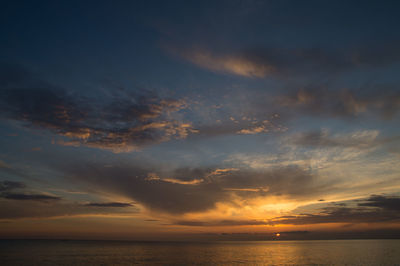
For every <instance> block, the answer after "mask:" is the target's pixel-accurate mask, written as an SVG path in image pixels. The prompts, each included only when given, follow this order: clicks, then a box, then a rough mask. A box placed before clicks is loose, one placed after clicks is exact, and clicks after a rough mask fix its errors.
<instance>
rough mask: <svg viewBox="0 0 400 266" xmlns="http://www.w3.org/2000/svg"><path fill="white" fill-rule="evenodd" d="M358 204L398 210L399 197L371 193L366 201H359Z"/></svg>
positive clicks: (399, 206)
mask: <svg viewBox="0 0 400 266" xmlns="http://www.w3.org/2000/svg"><path fill="white" fill-rule="evenodd" d="M358 206H366V207H376V208H380V209H384V210H387V211H400V198H399V197H388V196H382V195H372V196H371V197H370V198H369V199H367V200H366V202H364V203H359V204H358Z"/></svg>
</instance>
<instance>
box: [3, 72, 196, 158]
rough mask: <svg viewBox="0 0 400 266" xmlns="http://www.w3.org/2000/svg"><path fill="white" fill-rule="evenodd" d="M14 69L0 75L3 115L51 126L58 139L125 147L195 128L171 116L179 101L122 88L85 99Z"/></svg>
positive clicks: (113, 148)
mask: <svg viewBox="0 0 400 266" xmlns="http://www.w3.org/2000/svg"><path fill="white" fill-rule="evenodd" d="M3 70H4V69H3ZM6 70H7V69H6ZM8 71H9V72H10V71H11V70H8ZM13 71H14V72H15V73H14V75H11V77H9V78H3V79H0V81H2V82H1V83H0V104H1V107H0V111H1V112H2V116H3V118H6V119H13V120H17V121H21V122H23V123H24V124H25V125H26V126H35V127H38V128H42V129H47V130H50V131H52V132H54V133H56V134H58V135H60V136H62V137H64V139H66V140H64V139H62V140H60V141H58V143H59V144H62V145H69V146H80V145H84V146H88V147H94V148H101V149H107V150H111V151H113V152H128V151H132V150H138V149H140V148H142V147H144V146H147V145H151V144H156V143H160V142H164V141H168V140H170V139H171V138H178V139H180V138H186V137H187V136H188V135H189V134H191V133H195V132H196V130H195V129H194V128H193V127H192V125H191V123H189V122H184V121H181V120H180V119H177V118H175V117H174V116H173V114H174V113H176V112H178V111H180V110H182V109H185V108H186V107H187V103H186V102H185V101H184V100H174V99H160V98H159V97H157V96H155V95H151V94H146V95H143V94H142V95H139V94H135V93H130V92H127V91H119V93H114V94H113V95H112V96H111V97H107V99H102V100H99V98H92V99H90V98H86V97H82V96H78V95H73V94H71V93H68V92H67V91H65V90H62V89H59V88H55V87H54V86H52V85H49V84H47V83H45V82H41V83H39V84H37V85H36V83H33V81H32V79H31V76H30V75H29V74H27V73H26V72H24V71H23V70H18V69H17V70H13ZM2 74H3V75H4V76H7V75H5V74H4V73H2ZM34 85H35V86H34ZM36 86H37V87H36Z"/></svg>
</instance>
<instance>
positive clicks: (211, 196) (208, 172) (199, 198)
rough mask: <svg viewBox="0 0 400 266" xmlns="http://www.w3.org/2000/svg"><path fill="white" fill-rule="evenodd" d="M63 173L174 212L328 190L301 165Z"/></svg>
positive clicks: (90, 167)
mask: <svg viewBox="0 0 400 266" xmlns="http://www.w3.org/2000/svg"><path fill="white" fill-rule="evenodd" d="M63 171H64V172H65V175H66V176H68V178H72V180H74V182H80V183H83V184H86V186H88V187H90V188H91V189H93V190H97V191H106V192H108V193H114V194H117V195H122V196H125V197H129V198H131V199H132V200H134V201H137V202H138V203H141V204H143V205H144V206H145V207H147V208H149V209H153V210H157V211H161V212H167V213H174V214H182V213H187V212H201V211H205V210H209V209H212V208H214V207H215V204H216V203H218V202H226V203H229V202H231V201H232V196H233V195H236V196H239V197H242V198H243V199H246V198H254V197H260V196H268V195H278V196H279V195H284V196H287V197H296V198H305V197H308V196H310V195H316V194H319V193H322V192H323V191H325V190H326V189H327V188H328V187H329V184H316V183H315V182H314V180H315V176H314V175H312V174H310V173H309V172H307V171H305V170H303V169H302V168H299V167H297V166H287V167H280V168H275V169H271V170H269V171H263V172H257V171H253V170H249V169H248V170H246V169H241V170H239V169H215V168H210V169H207V168H182V169H177V170H175V171H173V172H168V173H157V171H156V170H151V169H150V170H149V169H143V168H141V167H135V166H128V165H118V166H108V167H104V166H102V165H100V164H93V163H86V164H75V165H73V166H64V167H63Z"/></svg>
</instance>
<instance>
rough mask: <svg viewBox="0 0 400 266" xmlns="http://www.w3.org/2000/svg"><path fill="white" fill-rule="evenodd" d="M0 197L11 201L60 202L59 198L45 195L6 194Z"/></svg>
mask: <svg viewBox="0 0 400 266" xmlns="http://www.w3.org/2000/svg"><path fill="white" fill-rule="evenodd" d="M0 197H2V198H5V199H11V200H37V201H53V200H60V199H61V198H60V197H56V196H51V195H45V194H19V193H7V194H3V195H1V196H0Z"/></svg>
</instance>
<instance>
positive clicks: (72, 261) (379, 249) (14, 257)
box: [0, 240, 400, 265]
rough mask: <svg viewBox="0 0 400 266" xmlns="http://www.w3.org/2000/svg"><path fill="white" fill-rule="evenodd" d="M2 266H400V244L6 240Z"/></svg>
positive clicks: (0, 251)
mask: <svg viewBox="0 0 400 266" xmlns="http://www.w3.org/2000/svg"><path fill="white" fill-rule="evenodd" d="M0 265H400V240H310V241H230V242H198V243H193V242H128V241H126V242H124V241H59V240H0Z"/></svg>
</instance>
